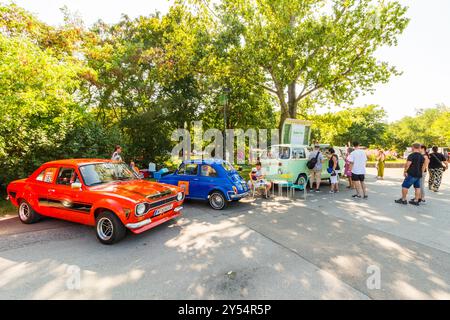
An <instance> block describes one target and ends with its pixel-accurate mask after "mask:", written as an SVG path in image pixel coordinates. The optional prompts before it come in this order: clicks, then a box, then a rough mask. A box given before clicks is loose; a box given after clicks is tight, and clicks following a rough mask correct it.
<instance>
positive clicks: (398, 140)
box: [389, 105, 450, 151]
mask: <svg viewBox="0 0 450 320" xmlns="http://www.w3.org/2000/svg"><path fill="white" fill-rule="evenodd" d="M449 128H450V108H449V107H447V106H445V105H438V106H436V107H435V108H428V109H419V110H418V111H417V114H416V116H415V117H409V116H408V117H404V118H402V119H400V120H399V121H396V122H394V123H392V124H391V125H390V126H389V135H390V137H391V141H392V145H393V146H394V147H395V148H396V149H397V150H398V151H403V150H405V148H406V147H409V146H410V145H411V144H412V143H414V142H420V143H423V144H425V145H427V146H432V145H437V146H448V145H450V129H449Z"/></svg>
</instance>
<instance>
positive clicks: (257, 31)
mask: <svg viewBox="0 0 450 320" xmlns="http://www.w3.org/2000/svg"><path fill="white" fill-rule="evenodd" d="M192 2H194V3H196V4H197V5H199V6H200V7H204V6H208V5H209V8H211V7H214V8H215V9H214V14H213V13H211V11H210V10H207V9H205V10H204V12H206V13H207V14H208V15H210V16H211V20H213V21H214V22H215V24H214V28H213V30H212V33H213V37H214V42H213V46H212V47H213V48H214V50H211V54H210V55H209V57H210V58H211V59H212V61H213V62H217V61H218V62H222V64H223V65H224V67H221V68H219V69H218V70H217V71H218V72H224V71H225V72H227V73H229V74H239V75H241V77H245V78H246V79H248V80H249V81H251V82H253V83H256V84H258V85H260V86H261V87H263V88H265V89H266V90H267V91H268V92H270V93H272V94H273V95H274V96H275V97H276V98H277V99H278V102H279V106H280V108H281V116H280V125H281V124H282V122H283V120H284V119H285V118H287V117H291V118H296V117H297V114H298V113H299V112H300V113H304V110H298V106H299V104H300V106H305V104H301V103H300V102H301V101H302V100H303V99H306V98H310V99H312V101H315V102H319V103H326V102H327V101H333V102H335V103H338V104H339V103H342V102H352V101H353V100H354V98H355V97H357V96H358V95H359V93H360V92H362V91H371V90H372V89H373V86H374V84H376V83H379V82H387V81H388V79H389V77H390V76H391V75H396V74H398V72H397V71H396V70H395V68H394V67H392V66H389V65H388V63H387V62H383V61H377V59H376V58H375V56H374V52H375V51H376V50H377V49H378V48H380V47H382V46H386V45H388V46H392V45H395V44H396V42H397V37H398V35H399V34H400V33H401V32H402V31H403V30H404V29H405V27H406V26H407V24H408V21H409V20H408V19H407V18H406V17H405V13H406V7H403V6H401V5H400V4H399V3H398V2H396V1H382V0H380V1H373V0H359V1H356V0H349V1H341V0H335V1H324V0H308V1H291V0H223V1H221V2H216V1H212V0H211V1H204V0H197V1H195V0H193V1H192ZM214 4H215V5H214ZM224 61H225V63H224ZM306 105H307V104H306Z"/></svg>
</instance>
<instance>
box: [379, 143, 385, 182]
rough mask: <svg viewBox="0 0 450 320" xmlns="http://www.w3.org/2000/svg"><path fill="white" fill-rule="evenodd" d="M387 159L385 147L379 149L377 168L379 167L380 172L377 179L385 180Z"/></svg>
mask: <svg viewBox="0 0 450 320" xmlns="http://www.w3.org/2000/svg"><path fill="white" fill-rule="evenodd" d="M385 161H386V154H385V153H384V151H383V149H380V150H378V154H377V168H378V174H377V179H380V180H383V178H384V163H385Z"/></svg>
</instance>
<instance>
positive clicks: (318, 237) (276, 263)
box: [0, 169, 450, 299]
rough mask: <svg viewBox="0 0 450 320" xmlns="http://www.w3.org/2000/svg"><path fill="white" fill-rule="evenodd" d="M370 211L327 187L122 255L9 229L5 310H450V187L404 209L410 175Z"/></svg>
mask: <svg viewBox="0 0 450 320" xmlns="http://www.w3.org/2000/svg"><path fill="white" fill-rule="evenodd" d="M369 173H370V174H369V177H368V186H369V199H367V200H362V199H360V200H356V201H354V200H352V198H351V194H352V192H351V191H349V190H346V189H345V185H344V182H342V184H341V192H340V193H338V194H328V186H324V187H322V192H321V193H319V194H315V193H314V194H309V195H308V197H307V199H306V200H303V199H301V197H298V198H297V199H294V200H293V199H288V198H283V197H275V198H272V199H270V200H263V199H260V198H257V199H252V198H249V199H244V200H243V201H242V202H241V203H238V204H233V205H231V206H230V207H229V208H227V209H226V210H223V211H214V210H211V209H209V207H208V206H207V205H206V204H205V203H202V202H186V203H185V206H184V207H185V210H184V215H183V216H182V217H180V218H178V219H177V220H174V221H171V222H168V223H166V224H163V225H161V226H158V227H157V228H155V229H153V230H150V231H148V232H146V233H144V234H141V235H137V236H136V235H128V237H126V238H125V239H124V240H123V241H122V242H120V243H118V244H116V245H114V246H104V245H101V244H100V243H99V242H98V241H97V240H96V238H95V234H94V230H93V229H92V228H90V227H86V226H82V225H77V224H73V223H69V222H64V221H58V220H52V219H46V220H44V221H41V222H39V223H36V224H34V225H23V224H21V223H20V222H19V221H18V219H17V218H9V219H4V220H0V299H111V298H112V299H119V298H126V299H450V183H449V174H448V173H446V174H445V176H444V182H443V186H442V188H441V192H439V193H432V194H428V197H427V202H428V203H427V204H426V205H423V206H420V207H413V206H411V205H408V206H402V205H398V204H395V203H394V200H395V199H397V198H398V197H399V193H400V187H399V185H400V183H401V170H398V169H386V178H385V180H383V181H376V179H375V177H374V169H369Z"/></svg>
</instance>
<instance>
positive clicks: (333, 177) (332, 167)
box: [328, 148, 341, 193]
mask: <svg viewBox="0 0 450 320" xmlns="http://www.w3.org/2000/svg"><path fill="white" fill-rule="evenodd" d="M328 151H329V152H330V159H329V160H328V172H329V173H330V183H331V190H330V193H337V192H339V173H340V172H341V168H340V167H339V157H338V155H337V154H336V152H335V151H334V149H333V148H329V149H328Z"/></svg>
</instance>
